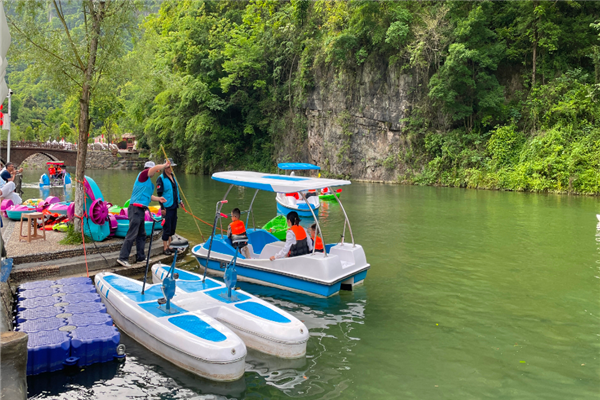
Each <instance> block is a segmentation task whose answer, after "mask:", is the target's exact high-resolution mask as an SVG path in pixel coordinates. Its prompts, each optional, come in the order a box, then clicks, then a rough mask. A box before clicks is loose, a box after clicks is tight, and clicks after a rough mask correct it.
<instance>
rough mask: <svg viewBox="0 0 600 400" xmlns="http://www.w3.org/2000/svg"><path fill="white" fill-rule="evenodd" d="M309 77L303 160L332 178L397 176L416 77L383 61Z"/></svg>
mask: <svg viewBox="0 0 600 400" xmlns="http://www.w3.org/2000/svg"><path fill="white" fill-rule="evenodd" d="M314 78H315V80H314V81H315V87H314V89H313V90H312V91H310V92H309V93H308V96H307V100H306V103H305V115H306V118H307V120H306V127H305V129H306V136H305V140H304V142H305V143H304V147H305V148H304V151H303V152H302V153H303V154H302V155H303V156H304V158H305V160H306V161H308V162H312V163H315V164H318V165H320V166H321V168H322V169H323V171H325V172H327V173H329V174H331V175H335V176H346V177H350V178H353V179H368V180H385V181H392V180H397V177H398V174H399V172H400V171H399V170H398V168H399V166H398V165H399V164H398V162H396V161H397V160H398V157H397V156H398V153H399V151H400V149H401V148H402V147H403V146H404V145H405V144H406V135H405V132H404V121H403V119H405V118H407V117H408V115H409V113H410V111H411V105H412V104H414V101H413V100H414V97H415V95H414V87H415V82H416V79H415V78H414V77H413V76H412V75H410V74H408V73H406V72H401V68H400V67H399V66H398V67H389V66H388V62H387V60H381V62H377V61H373V62H369V63H365V64H363V66H362V67H361V68H359V69H357V70H356V71H354V72H346V73H343V74H339V73H336V72H335V71H334V69H333V68H329V69H322V70H318V71H317V73H316V75H315V77H314ZM288 158H290V157H288Z"/></svg>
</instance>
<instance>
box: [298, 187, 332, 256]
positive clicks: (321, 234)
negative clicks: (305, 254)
mask: <svg viewBox="0 0 600 400" xmlns="http://www.w3.org/2000/svg"><path fill="white" fill-rule="evenodd" d="M300 195H301V196H302V198H303V199H304V201H306V196H305V195H304V193H303V192H300ZM308 209H309V210H310V213H311V214H312V216H313V218H314V219H315V223H316V224H317V232H319V236H321V241H322V242H323V245H325V239H324V238H323V231H322V230H321V226H320V225H319V219H318V218H317V216H316V215H315V211H314V209H313V208H312V207H310V206H309V207H308ZM315 238H316V235H315ZM316 250H317V244H316V240H315V241H314V243H313V251H312V253H313V254H315V251H316ZM323 250H325V249H323ZM323 254H324V257H327V252H326V251H323Z"/></svg>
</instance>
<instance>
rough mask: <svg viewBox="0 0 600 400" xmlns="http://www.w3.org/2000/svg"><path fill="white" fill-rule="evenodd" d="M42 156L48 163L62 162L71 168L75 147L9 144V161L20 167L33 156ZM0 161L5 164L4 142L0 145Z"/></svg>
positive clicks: (40, 143) (48, 144) (46, 144)
mask: <svg viewBox="0 0 600 400" xmlns="http://www.w3.org/2000/svg"><path fill="white" fill-rule="evenodd" d="M38 153H39V154H43V155H45V156H46V157H48V161H63V162H64V163H65V165H67V166H69V167H71V166H73V167H74V166H75V165H76V163H77V147H76V146H74V145H61V144H52V143H43V142H21V141H11V142H10V161H11V162H13V163H14V164H15V165H21V163H22V162H23V161H25V159H26V158H28V157H29V156H32V155H34V154H38ZM0 161H1V162H2V164H6V142H5V141H2V142H1V144H0Z"/></svg>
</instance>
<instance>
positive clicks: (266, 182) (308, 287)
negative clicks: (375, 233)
mask: <svg viewBox="0 0 600 400" xmlns="http://www.w3.org/2000/svg"><path fill="white" fill-rule="evenodd" d="M212 179H214V180H217V181H219V182H224V183H228V184H230V186H229V189H228V190H227V192H226V193H225V196H224V197H223V200H221V201H220V202H218V203H217V213H216V215H215V226H216V223H217V222H218V221H217V220H218V219H219V218H220V210H221V206H222V204H223V203H226V202H227V200H226V199H227V195H228V194H229V191H230V190H231V188H232V187H233V186H234V185H237V186H242V187H247V188H253V189H256V193H255V194H254V197H253V199H252V202H251V203H250V209H249V210H248V211H247V215H248V216H247V218H246V235H247V236H248V246H247V247H248V250H249V254H250V258H245V257H244V256H243V255H241V254H238V252H237V251H236V249H235V248H234V247H233V244H232V243H231V240H230V239H229V238H227V236H226V235H222V234H221V235H217V234H215V232H214V231H213V234H212V236H211V237H210V239H209V240H207V241H206V242H204V243H201V244H199V245H196V246H194V248H193V249H192V252H193V254H194V255H195V256H196V258H197V259H198V262H199V263H200V265H202V266H204V267H207V268H208V271H209V272H210V273H211V274H215V275H219V276H221V275H223V274H224V267H225V265H227V264H228V263H230V262H231V261H232V260H234V259H236V258H237V263H236V266H237V274H238V276H239V280H241V281H246V282H251V283H257V284H261V285H265V286H272V287H277V288H281V289H284V290H289V291H293V292H299V293H305V294H309V295H314V296H323V297H329V296H333V295H335V294H337V293H338V292H339V291H340V289H348V290H352V288H353V287H354V286H356V285H359V284H362V283H363V282H364V280H365V278H366V276H367V271H368V269H369V268H370V265H369V264H368V263H367V259H366V256H365V252H364V250H363V248H362V246H360V245H359V244H357V243H355V242H354V235H353V234H352V228H351V226H350V221H349V220H348V216H347V214H346V211H345V210H344V207H343V206H342V203H341V202H340V199H339V198H336V200H337V201H338V203H339V204H340V208H341V209H342V211H343V213H344V217H345V221H344V228H343V232H342V240H341V242H340V243H332V244H326V245H325V246H324V247H325V252H324V253H318V252H315V251H314V250H313V252H312V253H309V254H305V255H301V256H296V257H285V258H280V259H276V260H274V261H271V260H270V259H269V258H270V257H271V256H273V255H275V254H277V253H278V252H279V251H280V250H281V249H282V248H283V247H284V245H285V244H284V243H283V242H280V241H279V240H278V239H277V238H276V237H275V236H273V235H272V234H271V233H269V232H267V231H266V230H264V229H255V228H254V229H251V228H249V227H248V220H249V217H250V214H251V213H252V207H253V204H254V200H255V199H256V195H257V194H258V191H259V190H264V191H269V192H275V193H294V192H297V193H300V194H301V195H303V193H304V192H307V191H308V190H312V189H323V188H331V187H333V186H344V185H350V181H346V180H338V179H323V178H308V177H299V176H286V175H273V174H265V173H260V172H251V171H230V172H218V173H215V174H213V176H212ZM310 212H311V213H312V216H313V218H314V220H315V222H316V223H317V227H318V224H319V222H318V219H317V217H316V215H315V214H314V211H313V210H311V211H310ZM346 227H348V230H349V232H350V236H351V238H352V243H344V236H345V233H346ZM318 228H319V231H320V232H321V240H322V241H323V243H327V242H325V240H324V239H323V232H322V231H321V229H320V227H318ZM207 261H208V262H207Z"/></svg>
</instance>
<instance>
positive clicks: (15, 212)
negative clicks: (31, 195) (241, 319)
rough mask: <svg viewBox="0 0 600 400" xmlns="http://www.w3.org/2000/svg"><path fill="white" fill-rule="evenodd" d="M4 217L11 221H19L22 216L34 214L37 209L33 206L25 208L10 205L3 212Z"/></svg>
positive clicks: (23, 206) (21, 205) (24, 206)
mask: <svg viewBox="0 0 600 400" xmlns="http://www.w3.org/2000/svg"><path fill="white" fill-rule="evenodd" d="M4 211H5V212H6V216H7V217H8V218H9V219H12V220H13V221H20V220H21V215H22V214H30V213H32V212H36V211H37V208H36V207H35V206H26V205H24V204H20V205H18V206H17V205H11V206H9V207H7V208H6V209H5V210H4Z"/></svg>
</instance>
